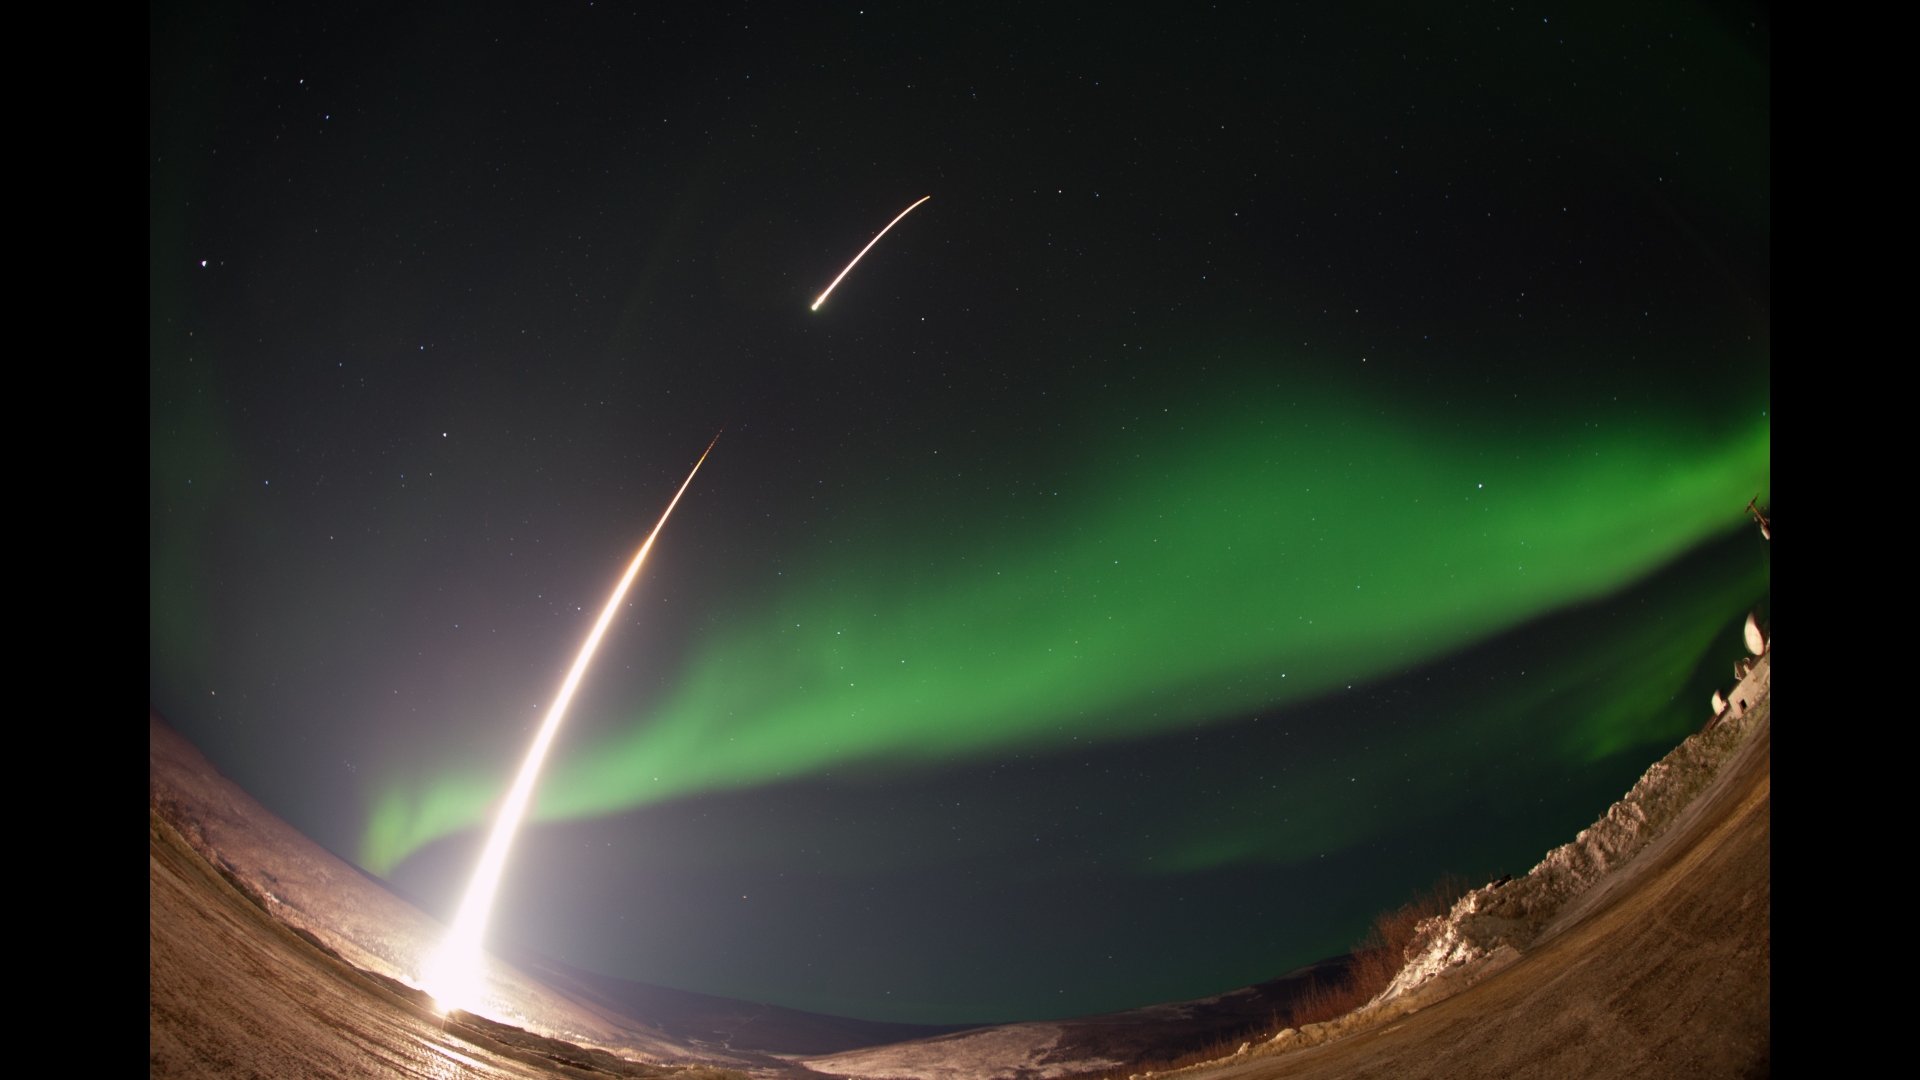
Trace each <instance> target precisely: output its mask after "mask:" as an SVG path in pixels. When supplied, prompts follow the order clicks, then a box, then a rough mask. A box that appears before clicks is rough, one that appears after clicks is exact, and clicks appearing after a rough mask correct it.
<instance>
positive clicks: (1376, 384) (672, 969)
mask: <svg viewBox="0 0 1920 1080" xmlns="http://www.w3.org/2000/svg"><path fill="white" fill-rule="evenodd" d="M763 8H764V10H763ZM151 19H152V22H151V45H150V48H151V54H150V59H151V67H150V78H151V99H150V108H151V113H150V126H149V150H150V153H149V159H148V170H149V174H148V175H149V205H150V228H151V240H150V256H151V263H150V272H149V273H150V277H149V289H150V293H149V296H150V300H149V311H150V331H149V342H150V345H149V355H150V362H149V375H150V431H151V440H152V443H151V452H150V488H149V506H150V527H149V551H150V589H151V592H150V645H149V671H150V695H151V698H152V701H153V702H154V704H155V705H156V706H157V707H158V708H159V709H160V710H161V712H162V713H163V714H165V715H166V716H167V717H168V718H169V719H171V720H172V721H173V722H174V723H175V724H176V725H178V726H179V727H180V729H181V730H182V731H183V732H185V733H186V734H187V735H188V736H189V737H190V738H192V739H193V740H194V741H195V742H196V743H197V744H199V745H200V746H201V748H202V749H204V750H205V751H206V752H207V754H208V755H209V756H210V757H211V758H212V759H213V760H214V761H215V762H216V763H217V764H219V765H220V766H221V768H223V769H224V770H226V771H227V772H228V773H230V774H231V775H232V776H234V777H235V778H236V779H237V780H238V781H239V782H240V783H241V784H243V785H244V786H245V787H247V789H248V790H249V791H251V792H252V793H253V794H255V795H256V796H258V797H259V798H260V799H261V800H262V801H263V802H265V803H266V804H267V805H268V806H269V807H270V808H272V809H273V810H275V811H276V812H278V813H280V814H281V815H282V816H284V817H286V818H287V819H288V820H289V821H291V822H292V823H293V824H294V825H296V826H298V827H299V828H301V829H302V830H304V831H305V832H306V833H307V834H309V835H311V836H313V837H314V838H315V839H317V840H319V841H320V842H322V843H324V844H326V845H327V846H328V847H330V848H331V849H333V850H334V851H337V852H339V853H341V854H342V855H344V856H346V857H348V858H352V859H354V860H356V861H358V862H359V863H360V864H361V865H363V866H366V867H368V868H369V869H371V870H373V871H375V872H378V873H381V874H383V875H384V876H386V877H388V878H389V879H390V880H392V881H393V882H394V883H395V884H396V885H397V886H399V887H400V888H401V889H402V890H404V891H406V892H407V893H408V894H409V895H412V896H414V897H416V898H418V899H420V900H421V901H422V902H424V903H425V904H427V906H428V907H430V908H433V909H435V910H436V911H437V912H439V913H441V914H446V913H448V912H449V911H450V908H451V905H452V903H453V901H454V899H455V898H456V897H457V893H458V890H459V889H460V888H461V887H462V885H463V884H464V877H465V875H466V873H467V872H468V869H469V867H470V864H471V858H472V855H473V853H474V850H475V846H476V836H477V834H476V832H475V829H474V826H475V825H476V824H477V823H479V822H480V821H481V820H482V818H483V816H484V814H485V812H486V808H487V805H488V803H489V801H490V800H492V799H494V798H496V797H497V796H498V794H499V792H500V791H501V790H502V788H503V787H504V783H505V779H506V776H507V774H508V772H509V770H510V769H511V768H512V767H513V766H514V765H515V764H516V763H517V760H518V757H519V755H520V753H521V752H522V751H523V749H524V746H525V743H526V740H527V738H528V736H529V734H530V732H531V730H532V727H533V725H535V724H536V723H537V721H538V719H539V715H540V714H539V709H540V708H541V706H542V705H543V704H544V703H545V702H546V701H548V700H550V699H551V696H552V694H553V692H554V690H555V688H556V686H557V684H558V681H559V678H560V676H561V674H562V673H563V672H564V669H565V666H566V664H567V663H568V662H570V660H571V658H572V655H573V652H574V651H575V650H576V649H577V648H578V645H579V642H580V640H581V638H582V635H583V634H584V632H585V629H586V627H587V625H588V624H589V623H590V622H591V619H592V618H593V616H594V614H595V612H596V609H597V607H598V605H599V604H601V603H602V602H603V598H604V595H605V592H606V590H607V588H608V587H609V586H610V585H611V584H612V582H613V580H614V579H615V578H616V577H617V576H618V573H619V569H620V566H621V564H622V562H623V561H624V560H625V559H626V558H627V557H628V556H629V555H630V554H631V551H632V549H633V547H634V546H635V545H636V544H637V542H638V540H639V539H640V537H641V536H642V535H643V534H644V532H645V530H646V529H647V528H648V527H649V526H650V525H651V524H652V522H653V520H654V518H655V517H656V516H657V515H658V513H659V511H660V510H661V508H662V507H663V506H664V505H665V502H666V499H667V498H668V497H670V495H671V494H672V490H673V488H674V486H675V485H677V484H678V482H679V480H680V479H681V477H683V476H684V474H685V470H686V468H687V467H688V466H689V465H690V464H691V462H692V460H693V459H694V458H695V457H697V456H698V454H699V451H700V450H701V448H702V447H704V446H705V445H706V444H707V442H708V440H709V439H711V438H712V437H713V434H714V432H715V431H717V430H719V429H721V428H725V429H726V434H725V436H724V437H723V438H722V439H721V441H720V443H719V445H718V447H717V448H716V450H715V452H714V454H713V457H712V458H711V459H710V460H709V462H708V463H707V466H706V468H705V470H704V471H703V472H702V474H701V476H700V478H699V480H698V482H696V484H695V485H694V486H693V488H692V489H691V490H690V491H689V493H688V495H687V498H686V501H685V502H684V503H683V504H682V506H681V508H680V510H679V511H678V512H677V513H676V517H675V518H674V520H673V522H672V523H671V525H670V526H669V528H668V529H667V531H666V533H665V535H664V536H663V539H662V541H661V543H660V546H659V547H658V549H657V550H656V552H655V554H654V556H653V561H652V562H651V563H650V564H649V566H648V569H647V571H646V573H645V574H644V575H643V577H642V579H641V581H640V584H639V585H638V586H637V591H636V593H635V594H634V597H633V598H632V606H631V608H630V611H631V614H632V618H630V619H622V620H619V621H617V622H616V624H615V630H614V632H613V634H611V635H610V637H609V639H608V642H607V644H606V646H605V647H604V648H603V650H602V652H601V654H600V656H599V659H598V660H597V661H596V666H595V668H594V669H593V670H592V672H591V673H590V674H589V676H588V680H587V683H586V687H585V689H584V690H583V692H582V696H581V698H580V699H579V700H578V702H577V703H576V705H575V711H574V713H573V714H572V717H571V719H570V720H569V721H568V727H567V729H566V730H565V731H564V733H563V735H562V738H561V742H560V744H559V746H558V748H557V750H556V753H555V757H554V759H553V761H552V763H551V766H550V772H549V774H548V782H547V784H546V786H545V787H544V788H543V795H542V809H541V817H542V823H541V824H538V825H535V826H532V827H530V828H529V829H528V831H526V832H525V833H523V835H522V839H521V841H520V844H519V846H518V847H517V848H516V855H515V862H514V864H513V866H512V867H510V869H509V873H508V881H507V886H506V892H505V893H504V894H503V898H502V902H501V908H500V910H499V912H498V914H497V916H496V920H495V926H496V936H497V937H498V938H499V939H504V940H510V941H513V942H515V943H518V944H520V945H524V946H530V947H533V948H537V949H540V950H542V951H545V952H547V953H549V954H551V955H553V956H555V957H558V958H560V959H563V960H566V961H569V962H572V963H575V964H578V965H580V966H583V967H587V968H591V969H594V970H598V971H602V972H605V973H607V974H612V975H619V976H624V977H628V978H633V979H639V980H643V981H650V982H657V983H662V984H666V985H672V986H679V987H684V988H688V989H695V990H702V991H707V992H712V993H720V994H726V995H731V996H737V997H745V998H751V999H755V1000H765V1001H774V1002H778V1003H781V1004H787V1005H793V1006H796V1007H801V1008H809V1009H816V1010H821V1011H828V1012H837V1013H843V1014H849V1015H858V1016H865V1017H873V1018H882V1019H913V1020H938V1021H976V1020H998V1019H1024V1018H1038V1017H1043V1016H1056V1015H1067V1014H1075V1013H1085V1012H1092V1011H1100V1010H1108V1009H1116V1008H1123V1007H1128V1006H1134V1005H1140V1004H1146V1003H1149V1002H1153V1001H1159V1000H1166V999H1171V998H1177V997H1191V996H1198V995H1202V994H1208V993H1215V992H1219V991H1222V990H1225V989H1229V988H1232V987H1234V986H1238V985H1242V984H1245V983H1248V982H1252V981H1256V980H1259V979H1262V978H1268V977H1271V976H1273V975H1276V974H1279V973H1280V972H1282V971H1284V970H1287V969H1289V968H1291V967H1294V966H1297V965H1298V964H1300V963H1304V962H1307V961H1310V960H1313V959H1317V958H1319V957H1322V956H1325V955H1328V954H1331V953H1334V952H1338V951H1340V950H1342V949H1344V948H1345V947H1347V946H1348V945H1349V944H1351V943H1352V942H1353V940H1354V939H1355V938H1356V937H1357V936H1358V935H1359V933H1360V932H1361V931H1362V930H1363V929H1364V927H1365V925H1366V923H1367V921H1368V920H1369V919H1370V918H1371V916H1372V915H1373V913H1374V912H1376V911H1377V910H1379V909H1381V908H1383V907H1387V906H1391V905H1393V904H1395V903H1397V902H1399V901H1400V900H1402V899H1404V898H1405V896H1406V895H1407V894H1408V893H1409V892H1411V891H1412V890H1414V889H1416V888H1418V887H1421V886H1423V885H1425V884H1427V883H1428V882H1430V881H1431V880H1432V879H1433V878H1434V877H1435V876H1437V875H1438V874H1440V873H1441V872H1443V871H1457V872H1462V873H1468V874H1483V873H1496V872H1499V871H1502V870H1504V871H1508V872H1523V871H1524V870H1525V869H1526V868H1527V867H1528V866H1530V865H1531V864H1532V863H1533V862H1534V861H1535V860H1537V859H1538V858H1539V856H1540V855H1541V854H1543V853H1544V852H1545V851H1546V849H1547V848H1549V847H1551V846H1553V845H1554V844H1557V843H1560V842H1564V841H1565V840H1568V839H1571V837H1572V835H1573V833H1574V832H1575V831H1577V830H1578V829H1579V828H1580V827H1581V826H1582V825H1583V824H1585V823H1586V822H1588V821H1590V820H1591V819H1592V817H1593V816H1594V815H1595V814H1596V813H1598V812H1600V811H1601V810H1603V809H1604V808H1605V806H1606V805H1607V804H1608V803H1609V802H1610V801H1611V800H1612V799H1614V798H1616V797H1618V795H1619V794H1620V793H1621V792H1623V791H1624V790H1625V789H1626V787H1627V786H1629V785H1630V784H1631V782H1632V780H1633V779H1634V777H1635V776H1637V775H1638V773H1639V772H1640V771H1641V770H1642V769H1644V768H1645V766H1646V765H1647V764H1648V763H1649V762H1650V761H1652V760H1653V759H1655V758H1657V757H1658V756H1659V755H1660V754H1662V753H1664V752H1665V750H1666V749H1667V748H1669V747H1670V746H1671V745H1672V744H1673V742H1674V741H1675V740H1676V739H1678V738H1679V737H1680V736H1682V735H1684V734H1686V733H1687V732H1688V731H1690V730H1692V729H1693V728H1695V727H1697V726H1698V724H1699V723H1701V722H1702V721H1704V720H1705V719H1706V706H1705V702H1706V699H1707V697H1708V695H1709V694H1710V693H1711V691H1712V689H1713V688H1714V687H1715V686H1716V685H1719V684H1720V683H1723V682H1726V681H1728V677H1727V668H1728V663H1729V662H1730V661H1731V660H1732V659H1733V658H1734V657H1735V656H1736V655H1738V634H1737V627H1738V624H1739V621H1740V619H1741V618H1742V617H1743V616H1744V615H1745V613H1746V612H1747V611H1748V610H1749V609H1750V608H1752V607H1753V606H1755V605H1756V604H1758V605H1765V603H1766V602H1767V594H1768V587H1769V586H1768V582H1769V574H1770V570H1769V567H1768V564H1767V562H1766V556H1765V553H1764V551H1763V550H1762V549H1761V548H1760V546H1759V541H1758V540H1757V539H1756V538H1755V537H1754V536H1753V535H1752V534H1751V533H1750V532H1749V531H1747V530H1744V529H1742V528H1741V521H1742V516H1741V508H1742V507H1743V506H1744V505H1745V503H1746V500H1747V499H1748V497H1749V496H1751V495H1753V494H1754V493H1755V492H1761V493H1762V494H1763V496H1764V494H1765V493H1766V492H1767V491H1768V490H1769V487H1770V449H1769V445H1770V426H1769V425H1770V419H1769V411H1770V395H1771V390H1770V382H1769V379H1770V329H1769V327H1770V323H1769V303H1770V298H1769V289H1770V272H1771V271H1770V250H1771V249H1770V245H1771V226H1770V220H1771V166H1770V154H1771V149H1770V138H1771V136H1770V123H1771V121H1770V108H1771V105H1770V94H1771V90H1770V70H1769V65H1770V60H1769V41H1768V23H1767V19H1766V16H1765V14H1764V11H1749V10H1747V9H1745V8H1741V7H1739V6H1737V5H1712V6H1704V7H1695V6H1684V5H1667V4H1649V5H1627V4H1605V5H1591V6H1586V7H1579V6H1567V5H1561V4H1549V5H1546V6H1539V5H1536V6H1532V7H1526V8H1524V9H1523V8H1521V7H1517V6H1513V5H1507V4H1452V5H1431V6H1428V7H1424V8H1397V7H1391V6H1378V5H1350V6H1335V7H1325V6H1320V5H1314V6H1304V7H1287V6H1282V5H1251V6H1247V7H1234V6H1232V5H1220V6H1217V7H1215V6H1206V7H1204V8H1203V7H1198V6H1196V7H1193V8H1190V9H1179V8H1165V7H1159V8H1148V7H1144V6H1143V7H1140V8H1138V9H1136V10H1133V11H1130V12H1126V13H1116V11H1115V10H1114V9H1113V8H1112V7H1111V6H1108V5H1100V6H1096V5H1087V6H1084V7H1082V8H1079V9H1070V8H1064V7H1049V6H1041V5H1014V6H1007V7H1001V8H987V7H984V6H979V5H974V6H955V7H947V8H940V7H935V6H932V5H923V6H890V5H868V6H866V7H864V8H863V7H861V6H858V5H856V4H837V5H824V6H813V7H806V8H802V7H799V6H795V5H760V4H738V3H736V4H733V5H729V6H728V7H727V8H726V9H725V10H722V9H721V8H719V7H718V6H708V7H703V8H702V7H696V8H694V9H679V8H676V9H673V10H664V9H656V8H654V7H652V6H644V5H643V6H635V5H630V4H623V3H592V4H589V3H585V2H575V3H568V4H557V5H529V6H513V7H500V8H492V9H489V8H486V7H484V6H480V5H448V6H422V5H373V6H367V7H364V8H358V9H354V8H343V7H341V6H339V5H325V6H314V7H311V8H308V7H302V6H301V5H297V4H282V5H261V6H257V7H246V6H239V5H230V6H203V7H171V6H160V7H156V8H154V9H152V14H151ZM922 195H931V196H932V197H933V198H932V201H931V202H929V203H927V204H926V205H925V206H923V207H921V208H920V209H918V210H916V211H915V212H914V213H913V214H912V215H910V216H909V217H908V218H907V219H906V220H905V221H903V222H902V223H901V224H900V225H899V227H898V228H896V229H895V230H894V231H893V232H892V233H890V234H889V235H888V236H887V237H886V239H884V240H883V241H881V243H880V244H879V245H878V246H877V247H875V248H874V250H873V252H872V253H871V254H870V255H869V256H868V257H867V258H866V260H865V261H864V262H862V263H861V264H860V266H859V267H858V268H857V269H856V270H855V271H854V272H853V273H852V274H851V275H849V276H848V277H847V279H846V281H845V282H844V283H843V284H842V285H841V286H840V287H839V289H838V291H837V292H835V294H834V296H833V298H832V300H831V301H830V302H829V303H828V304H827V305H826V306H825V307H824V308H823V309H822V310H821V311H819V312H817V313H816V312H810V311H809V310H808V303H809V302H810V301H811V300H812V298H813V297H814V296H815V295H816V294H817V293H818V292H819V290H820V289H821V288H823V287H824V286H825V285H826V283H827V282H828V281H830V280H832V278H833V276H834V274H836V273H838V272H839V270H840V269H841V267H842V266H844V265H845V263H846V261H847V260H848V259H849V258H851V257H852V255H853V254H854V253H855V252H857V251H858V250H859V249H860V247H861V245H863V244H865V243H866V242H867V240H868V239H869V238H871V237H872V235H873V233H874V232H875V231H876V230H877V229H878V228H879V227H880V226H882V225H884V224H885V223H886V222H887V220H889V219H890V218H892V217H893V216H894V215H895V214H897V213H898V212H899V211H900V210H901V209H902V208H904V207H905V206H907V205H908V204H909V203H911V202H912V201H913V200H914V199H917V198H919V197H920V196H922ZM842 679H844V680H845V681H846V685H845V686H844V687H842V686H841V685H840V681H841V680H842ZM656 777H657V778H656Z"/></svg>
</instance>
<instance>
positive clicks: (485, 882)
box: [421, 435, 720, 1011]
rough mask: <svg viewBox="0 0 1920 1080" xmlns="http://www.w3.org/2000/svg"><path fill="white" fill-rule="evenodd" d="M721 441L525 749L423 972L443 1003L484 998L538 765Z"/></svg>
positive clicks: (630, 572)
mask: <svg viewBox="0 0 1920 1080" xmlns="http://www.w3.org/2000/svg"><path fill="white" fill-rule="evenodd" d="M719 441H720V436H718V435H715V436H714V437H713V442H712V443H708V444H707V449H706V451H705V452H703V453H702V454H701V455H700V460H699V461H696V462H694V463H693V471H692V472H689V473H688V474H687V479H686V481H685V482H684V483H682V484H681V485H680V490H679V491H676V492H674V493H673V501H672V502H670V503H668V504H667V509H666V511H665V512H664V513H662V514H661V515H660V521H659V523H658V524H656V525H654V527H653V531H652V532H650V533H648V534H647V540H646V543H644V544H641V545H640V552H639V554H637V555H635V556H634V557H633V562H632V563H631V564H630V565H629V566H628V567H627V572H626V574H625V575H624V576H623V577H621V579H620V584H618V585H616V586H614V589H613V595H612V596H610V597H608V598H607V606H606V607H605V608H604V609H603V610H602V611H601V612H600V618H599V620H598V621H596V622H595V623H594V624H593V632H592V633H590V634H588V635H587V643H586V644H585V645H583V646H581V648H580V655H579V656H578V657H576V658H575V659H574V661H573V669H572V670H570V671H568V672H567V679H566V681H565V682H564V683H562V684H561V685H560V695H559V696H558V697H556V698H555V699H554V702H553V708H552V709H550V710H549V711H548V712H547V719H546V722H545V723H543V724H541V725H540V732H539V734H538V735H535V736H534V739H533V747H532V749H530V750H528V751H527V758H526V760H525V761H524V762H522V763H521V765H520V774H519V775H518V776H516V777H515V778H514V781H513V787H512V789H511V790H509V791H508V792H507V798H506V802H504V803H503V804H501V807H500V816H499V817H497V818H495V819H494V822H493V833H492V835H490V836H488V837H487V846H486V850H485V851H483V852H482V853H481V855H480V865H479V866H477V867H475V868H474V871H473V881H472V882H471V883H469V884H468V885H467V893H466V896H465V897H463V898H462V899H461V901H460V911H459V913H458V914H457V915H455V916H454V920H453V928H452V929H451V930H449V931H448V932H447V937H446V940H445V941H443V942H442V943H441V945H440V949H439V951H438V952H437V953H435V954H434V956H433V959H432V960H431V961H429V963H428V966H427V970H426V971H424V972H422V979H421V981H422V982H423V983H424V984H425V989H426V991H427V992H428V993H430V994H432V995H433V997H434V1000H435V1001H436V1002H437V1003H439V1005H440V1007H441V1008H443V1009H452V1008H464V1009H468V1010H470V1011H471V1010H473V1009H475V1008H476V1007H477V1006H479V1005H480V1004H482V1002H481V991H482V987H481V976H482V962H481V942H482V939H483V938H484V937H485V934H486V929H487V919H488V917H489V916H490V915H491V914H492V912H493V897H494V893H495V892H496V891H498V889H499V887H500V874H501V871H503V870H504V869H505V868H506V865H507V850H508V849H509V848H511V847H512V846H513V837H514V833H516V832H517V831H519V828H520V821H521V819H522V818H524V817H526V813H527V804H528V802H529V801H530V800H531V799H532V798H533V787H534V784H535V782H536V781H538V780H539V779H540V766H541V764H542V763H543V762H545V761H546V758H547V750H548V748H549V747H551V746H552V745H553V738H554V736H555V735H556V734H558V733H559V731H560V721H561V720H563V719H565V718H566V715H567V706H568V705H569V704H570V703H571V702H572V701H573V693H574V691H575V690H577V689H579V687H580V679H581V677H582V676H584V675H586V673H587V664H588V663H590V662H591V661H592V660H593V653H594V650H595V649H598V648H599V647H600V639H601V638H602V637H604V636H606V633H607V627H608V625H609V624H611V623H612V622H613V613H614V612H615V611H616V610H618V609H619V607H620V601H621V600H623V599H625V598H626V595H627V589H628V588H629V587H631V586H632V585H633V579H634V578H635V577H637V576H638V575H639V573H640V565H641V564H642V563H644V562H646V561H647V552H649V551H651V550H653V542H654V540H655V539H656V538H657V537H659V535H660V530H661V529H664V528H666V527H667V518H668V517H670V516H672V514H673V508H674V507H676V506H678V505H680V496H682V495H685V494H686V493H687V488H688V486H689V485H691V484H692V483H693V478H694V476H695V474H697V473H699V471H700V466H701V465H703V464H705V462H706V460H707V454H711V453H713V445H714V443H717V442H719Z"/></svg>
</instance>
